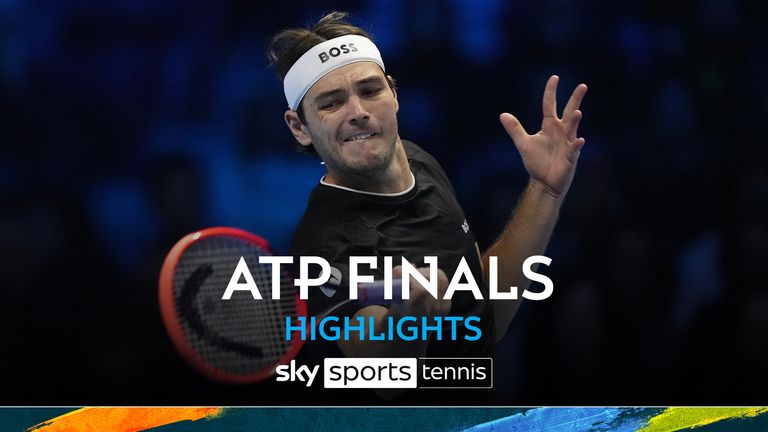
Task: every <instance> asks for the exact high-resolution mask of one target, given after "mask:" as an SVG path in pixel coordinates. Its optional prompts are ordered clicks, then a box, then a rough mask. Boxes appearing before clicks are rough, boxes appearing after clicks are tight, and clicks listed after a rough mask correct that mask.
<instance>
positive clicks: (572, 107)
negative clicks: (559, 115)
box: [563, 84, 587, 120]
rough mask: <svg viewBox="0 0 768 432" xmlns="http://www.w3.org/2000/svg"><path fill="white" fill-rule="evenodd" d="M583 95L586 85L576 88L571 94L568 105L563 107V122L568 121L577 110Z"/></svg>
mask: <svg viewBox="0 0 768 432" xmlns="http://www.w3.org/2000/svg"><path fill="white" fill-rule="evenodd" d="M585 94H587V85H586V84H579V85H578V86H576V88H575V89H574V90H573V93H571V98H570V99H568V103H567V104H566V105H565V110H563V120H568V119H569V117H570V116H572V115H573V113H574V112H576V111H577V110H578V109H579V107H580V106H581V101H582V99H584V95H585Z"/></svg>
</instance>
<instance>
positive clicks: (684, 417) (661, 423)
mask: <svg viewBox="0 0 768 432" xmlns="http://www.w3.org/2000/svg"><path fill="white" fill-rule="evenodd" d="M766 412H768V408H767V407H667V408H640V407H584V408H562V407H538V408H234V407H233V408H227V407H84V408H4V409H2V410H0V428H1V429H2V430H3V431H9V432H10V431H19V432H33V431H34V432H63V431H80V432H83V431H85V432H88V431H103V432H141V431H157V432H160V431H162V432H197V431H200V432H202V431H211V430H216V431H222V432H227V431H243V430H249V431H273V430H294V431H304V430H312V431H339V430H341V431H390V430H402V431H407V430H419V431H431V432H443V431H445V432H448V431H450V432H456V431H465V432H491V431H492V432H513V431H514V432H526V431H547V432H566V431H568V432H607V431H621V432H672V431H693V430H695V431H696V432H715V431H736V432H740V431H744V432H746V431H764V430H768V415H766Z"/></svg>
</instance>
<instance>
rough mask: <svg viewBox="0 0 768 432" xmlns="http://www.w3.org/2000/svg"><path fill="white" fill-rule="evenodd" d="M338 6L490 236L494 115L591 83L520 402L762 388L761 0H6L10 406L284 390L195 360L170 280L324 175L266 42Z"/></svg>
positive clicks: (6, 380) (2, 93)
mask: <svg viewBox="0 0 768 432" xmlns="http://www.w3.org/2000/svg"><path fill="white" fill-rule="evenodd" d="M330 10H347V11H349V12H351V13H352V16H353V19H352V20H353V22H355V23H357V24H359V25H361V26H362V27H363V28H365V29H366V30H368V31H370V33H371V34H372V35H373V37H374V38H375V39H376V42H377V44H378V45H379V48H380V50H381V51H382V55H383V57H384V61H385V63H386V65H387V72H388V73H390V74H392V75H393V76H394V77H395V78H396V79H397V80H398V87H399V88H398V97H399V101H400V113H399V118H400V135H401V136H402V137H403V138H404V139H409V140H412V141H414V142H416V143H417V144H419V145H420V146H422V147H423V148H425V149H426V150H427V151H429V152H431V153H432V154H433V155H434V156H435V157H436V158H437V159H438V160H439V161H440V162H441V164H442V165H443V167H444V168H445V170H446V171H447V173H448V175H449V177H450V178H451V180H452V181H453V183H454V187H455V189H456V192H457V195H458V196H459V200H460V202H461V203H462V204H463V206H464V209H465V211H466V213H467V216H468V220H469V222H470V224H471V226H472V229H473V231H474V232H475V234H476V236H477V238H478V241H479V243H480V247H481V249H483V247H485V246H488V245H489V244H490V243H491V242H493V240H494V238H495V236H496V235H497V234H498V233H499V232H500V230H501V228H502V227H503V224H504V223H505V221H506V220H507V219H508V216H509V213H510V212H511V211H512V209H513V207H514V205H515V203H516V201H517V199H518V196H519V194H520V192H521V191H522V190H523V188H524V186H525V184H526V181H527V175H526V173H525V171H524V169H523V167H522V163H521V161H520V159H519V156H518V155H517V152H516V150H515V148H514V145H513V144H512V141H511V139H510V138H509V137H508V136H506V134H505V132H504V130H503V128H502V127H501V126H500V124H499V123H498V114H499V113H501V112H505V111H507V112H511V113H513V114H515V115H516V116H517V117H518V118H519V119H520V120H521V121H522V123H523V125H524V126H525V127H526V129H527V130H528V131H529V132H532V131H535V130H536V129H537V127H538V125H539V122H540V120H541V109H540V106H541V94H542V91H543V87H544V83H545V81H546V79H547V77H548V76H549V75H551V74H558V75H559V76H560V77H561V83H560V88H559V99H560V101H561V106H563V105H562V104H564V102H565V98H566V97H567V96H568V95H569V94H570V91H571V90H572V89H573V88H574V87H575V86H576V85H577V84H578V83H580V82H585V83H587V84H588V85H589V88H590V90H589V93H588V94H587V96H586V99H585V102H584V104H583V106H582V110H583V112H584V120H583V121H582V126H581V133H582V134H583V136H584V137H585V138H586V140H587V144H586V147H585V149H584V150H583V151H582V156H581V160H580V162H579V164H580V165H579V168H578V172H577V175H576V179H575V181H574V184H573V187H572V189H571V191H570V194H569V196H568V199H567V201H566V204H565V206H564V208H563V210H562V213H561V217H560V222H559V224H558V227H557V229H556V232H555V235H554V237H553V239H552V241H551V243H550V247H549V249H548V252H547V255H548V256H550V257H551V258H552V259H553V262H552V265H551V266H550V268H549V273H550V276H551V277H552V279H553V280H554V283H555V292H554V294H553V296H552V297H550V299H548V300H546V301H543V302H527V303H525V304H524V305H523V307H522V308H521V311H520V313H519V315H518V317H516V318H515V321H514V322H513V324H512V326H511V327H510V328H511V330H510V332H509V333H508V335H507V337H506V338H505V339H504V341H502V343H500V344H499V345H498V347H497V357H496V362H495V374H496V378H495V381H496V390H497V393H498V397H499V401H500V403H504V404H513V405H538V404H547V405H552V404H567V405H574V404H576V405H584V404H610V405H616V404H619V405H632V404H643V405H647V404H650V405H669V404H742V405H746V404H750V403H756V402H760V401H762V403H764V402H765V400H764V399H760V396H761V395H762V394H763V389H764V388H765V387H766V385H768V378H766V375H765V374H764V373H762V367H764V365H766V364H768V287H766V284H765V281H766V280H768V169H767V162H766V161H767V160H768V157H766V156H767V155H768V145H766V143H765V142H764V141H765V137H766V136H768V133H767V132H768V130H767V129H768V56H766V55H765V54H766V53H767V52H768V32H767V31H766V28H768V27H766V25H765V24H766V23H768V5H767V4H765V3H763V2H758V1H754V2H736V1H725V0H705V1H700V2H669V1H658V0H654V1H649V2H640V3H632V4H624V3H623V2H608V1H592V2H570V1H566V0H544V1H530V2H524V1H502V0H480V1H470V0H450V1H443V0H426V1H418V2H409V1H406V0H392V1H388V0H375V1H370V2H362V1H359V2H358V1H340V2H335V3H334V4H332V5H325V4H318V3H317V2H310V1H293V2H270V4H268V5H267V4H264V5H262V4H260V3H258V2H242V1H240V2H238V1H233V2H207V3H205V2H192V3H189V2H170V1H165V0H161V1H146V0H145V1H127V2H117V1H99V2H95V1H82V0H78V1H52V2H44V3H39V2H20V1H13V0H6V1H2V2H0V142H1V143H2V146H0V181H1V182H2V189H0V202H1V203H2V204H1V205H0V231H2V235H1V236H0V270H1V272H2V273H1V274H2V279H1V280H0V294H1V295H2V297H0V335H2V340H3V341H4V343H3V344H2V347H3V349H2V351H3V352H2V355H0V388H2V389H3V391H2V392H0V403H2V404H13V405H22V404H65V405H72V404H93V403H96V404H136V403H142V404H145V403H161V404H176V403H181V404H183V403H195V402H205V401H206V399H205V396H204V395H205V394H210V395H216V394H225V393H226V394H236V396H233V397H232V399H230V400H222V399H215V398H214V396H212V399H210V400H208V402H209V403H216V401H219V400H222V402H224V403H239V404H263V403H267V402H268V401H267V400H264V399H263V398H262V399H259V397H258V396H256V395H253V393H254V391H253V390H252V389H248V388H245V389H243V388H240V389H237V390H230V389H228V388H223V387H222V386H217V385H213V384H208V383H205V382H204V381H203V379H202V378H199V377H197V376H196V375H195V374H194V373H193V372H192V371H191V370H190V369H189V368H188V367H187V366H186V364H185V363H183V361H182V360H181V358H180V357H179V356H178V355H177V354H176V352H175V351H174V350H173V347H172V346H171V344H170V341H169V340H168V338H167V336H165V332H164V328H163V326H162V322H161V318H160V313H159V308H158V304H157V294H156V292H157V277H158V274H159V269H160V266H161V264H162V260H163V258H164V256H165V253H166V252H167V251H168V249H169V248H170V247H171V246H172V245H173V244H174V242H175V241H176V240H177V239H178V238H180V237H181V236H182V235H184V234H186V233H188V232H191V231H194V230H195V229H198V228H202V227H206V226H214V225H227V226H237V227H240V228H244V229H247V230H250V231H253V232H256V233H259V234H261V235H263V236H264V237H266V238H268V239H269V240H270V242H271V243H272V246H273V248H274V249H275V250H276V251H278V252H282V253H287V250H288V245H289V243H290V238H291V234H292V230H293V228H294V226H295V224H296V223H297V222H298V219H299V218H300V216H301V213H302V211H303V209H304V206H305V203H306V198H307V195H308V192H309V190H310V189H311V188H312V187H313V186H314V184H316V183H317V181H318V179H319V178H320V176H321V175H322V172H323V168H322V166H321V165H320V164H319V160H317V159H312V158H309V157H306V156H303V155H300V154H298V153H296V152H295V151H294V149H293V138H292V136H291V135H290V133H289V132H288V130H287V128H285V126H284V125H283V120H282V115H283V112H284V110H285V105H286V103H285V100H284V97H283V93H282V84H281V83H280V81H279V79H278V78H277V76H276V74H275V73H274V71H273V70H271V69H270V68H269V67H268V64H267V61H266V57H265V55H264V48H265V45H266V42H267V40H268V38H269V36H270V35H271V34H273V33H274V32H275V31H277V30H280V29H282V28H285V27H292V26H302V25H305V24H309V23H311V22H313V21H314V20H316V19H317V18H318V17H319V16H321V15H322V14H323V12H326V11H330ZM205 392H208V393H205ZM249 393H250V394H251V396H249ZM237 395H239V396H237ZM238 397H239V399H238ZM196 398H197V399H196Z"/></svg>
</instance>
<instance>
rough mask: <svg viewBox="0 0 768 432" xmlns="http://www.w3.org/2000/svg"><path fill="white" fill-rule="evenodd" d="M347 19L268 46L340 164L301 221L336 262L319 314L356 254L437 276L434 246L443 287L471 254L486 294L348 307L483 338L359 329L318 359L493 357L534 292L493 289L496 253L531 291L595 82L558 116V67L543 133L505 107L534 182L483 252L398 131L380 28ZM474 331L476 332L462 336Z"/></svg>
mask: <svg viewBox="0 0 768 432" xmlns="http://www.w3.org/2000/svg"><path fill="white" fill-rule="evenodd" d="M345 19H346V14H345V13H341V12H334V13H330V14H328V15H326V16H324V17H322V18H321V19H320V20H319V21H318V22H317V24H315V25H314V26H313V27H312V28H309V29H306V28H305V29H301V28H296V29H287V30H283V31H281V32H279V33H277V34H275V35H274V36H273V38H272V40H271V42H270V45H269V47H268V56H269V58H270V60H271V61H272V63H273V64H274V65H275V67H276V69H277V73H278V75H279V76H280V78H281V79H282V80H283V87H284V90H285V97H286V100H287V103H288V109H287V110H286V111H285V116H284V117H285V123H286V124H287V125H288V128H289V129H290V131H291V133H292V134H293V136H294V137H295V139H296V142H297V143H298V148H299V149H300V150H301V151H303V152H306V153H311V154H315V155H317V156H319V158H320V159H322V161H323V162H324V163H325V169H326V173H325V175H324V176H323V177H322V178H321V179H320V182H319V184H318V185H317V186H316V187H315V188H314V190H313V191H312V193H311V195H310V197H309V202H308V205H307V209H306V212H305V213H304V216H303V218H302V220H301V222H300V224H299V226H298V228H297V229H296V232H295V236H294V239H293V243H292V254H293V255H294V256H306V255H317V256H322V257H324V258H325V259H326V260H328V261H329V262H330V263H331V265H332V266H333V267H334V279H335V280H336V281H338V283H339V289H338V290H332V289H330V290H329V289H325V288H324V289H323V291H322V293H310V295H309V309H310V311H309V312H310V314H316V313H319V312H320V311H323V310H327V309H328V308H329V307H331V306H332V305H334V304H338V303H340V302H342V301H344V300H346V299H348V289H347V288H346V285H345V282H346V279H347V278H348V271H349V269H348V268H347V265H348V262H349V257H350V256H376V257H379V262H378V266H377V268H376V269H374V270H373V271H372V275H373V276H375V277H377V278H381V277H382V276H383V273H382V272H383V262H382V260H381V257H385V256H392V257H395V263H398V262H399V261H400V257H405V258H406V259H408V260H409V261H410V262H412V263H416V264H417V265H418V266H423V267H425V268H422V269H421V270H420V271H421V272H422V273H423V274H425V275H426V274H428V271H427V269H426V266H425V261H424V257H426V256H437V257H438V263H439V266H440V272H439V276H438V277H439V280H440V281H439V284H438V285H439V289H440V290H441V292H444V291H445V289H446V287H447V286H448V283H449V281H450V279H451V278H452V277H453V275H454V273H455V272H456V271H457V267H458V266H459V265H460V262H461V261H462V258H463V259H464V260H465V261H466V262H467V263H468V265H469V268H470V270H471V272H472V274H473V275H477V279H478V280H477V281H476V282H477V283H478V284H479V286H480V287H481V290H482V292H483V294H484V296H483V297H484V299H485V300H476V299H475V298H474V297H473V296H472V295H471V293H469V292H466V291H459V292H457V295H455V296H453V298H452V299H451V300H443V299H441V298H437V299H436V298H434V297H433V296H432V295H430V294H429V293H427V292H426V290H424V289H423V288H421V287H420V286H418V285H417V287H418V288H415V289H412V292H411V297H410V299H409V300H406V301H404V302H402V303H400V304H395V305H390V306H386V305H374V306H364V307H362V306H355V305H354V304H351V307H349V308H346V309H342V310H339V311H336V312H335V313H336V314H337V315H343V316H363V317H366V320H367V319H368V318H367V317H373V319H374V321H375V323H376V327H377V328H384V327H385V323H386V322H387V319H388V318H389V317H394V318H399V317H402V316H404V315H412V316H428V317H433V316H445V315H450V316H477V317H479V318H480V324H479V326H480V327H481V329H482V337H480V338H479V339H478V340H473V341H468V340H466V339H464V338H461V337H458V338H456V340H451V338H450V337H448V338H447V337H443V338H442V340H436V338H434V337H433V338H429V339H427V340H416V341H404V340H398V339H395V340H387V341H371V340H368V339H369V338H365V340H360V338H351V339H350V340H338V341H334V342H327V341H316V342H313V343H312V345H311V346H308V347H307V350H308V351H311V352H312V353H314V354H315V355H316V356H317V357H318V358H320V357H328V356H330V357H339V356H340V355H344V356H347V357H425V356H429V357H490V356H492V354H493V347H494V344H495V342H497V341H499V340H501V339H502V338H503V337H504V334H505V333H506V331H507V328H508V327H509V324H510V322H511V320H512V318H513V317H514V315H515V312H516V311H517V309H518V306H519V304H520V300H501V301H500V300H495V301H489V300H488V280H489V279H488V277H489V274H488V269H489V261H488V260H489V257H491V256H497V257H498V262H499V265H498V282H499V287H510V286H514V287H518V289H519V292H522V291H523V290H525V289H526V288H527V287H528V286H529V284H530V280H529V279H528V278H526V277H525V276H524V275H523V272H522V270H521V268H522V266H521V264H522V263H523V261H524V260H525V259H526V258H528V257H529V256H532V255H539V254H543V253H544V251H545V248H546V246H547V243H548V241H549V238H550V235H551V234H552V230H553V228H554V226H555V222H556V220H557V217H558V212H559V210H560V207H561V205H562V203H563V200H564V198H565V195H566V193H567V192H568V189H569V187H570V185H571V181H572V179H573V176H574V172H575V170H576V164H577V161H578V158H579V151H580V149H581V148H582V146H583V145H584V138H580V137H578V134H577V130H578V126H579V121H580V120H581V118H582V113H581V111H579V105H580V103H581V101H582V98H583V97H584V95H585V93H586V91H587V86H586V85H584V84H581V85H579V86H578V87H576V89H575V90H574V91H573V94H572V95H571V97H570V99H569V101H568V103H567V105H566V107H565V109H564V110H563V112H562V116H558V112H557V107H556V98H555V96H556V94H555V93H556V89H557V84H558V77H557V76H552V77H550V78H549V80H548V81H547V83H546V86H545V89H544V96H543V101H542V111H543V121H542V125H541V130H539V131H538V132H537V133H535V134H533V135H529V134H528V133H527V132H526V131H525V129H524V128H523V126H522V125H521V124H520V122H519V121H518V120H517V119H516V118H515V117H514V116H513V115H511V114H508V113H503V114H501V115H500V121H501V124H502V126H503V127H504V129H505V130H506V131H507V133H508V134H509V136H510V137H511V139H512V142H513V143H514V145H515V146H516V148H517V150H518V152H519V153H520V156H521V157H522V159H523V163H524V165H525V168H526V170H527V171H528V173H529V175H530V180H529V182H528V185H527V187H526V188H525V191H524V192H523V195H522V197H521V198H520V199H519V202H518V203H517V207H516V209H515V211H514V213H513V215H512V217H511V219H510V220H509V222H508V223H507V225H506V228H505V229H504V230H503V232H502V233H501V235H500V236H499V238H498V240H497V241H496V242H495V243H494V244H493V245H492V246H491V247H490V248H489V249H488V250H487V251H485V252H484V253H482V254H480V252H479V249H478V247H477V243H476V241H475V237H474V235H473V234H472V231H471V229H470V226H469V224H468V222H467V220H466V217H465V215H464V212H463V210H462V208H461V206H460V205H459V203H458V201H457V199H456V196H455V194H454V191H453V187H452V186H451V184H450V182H449V180H448V177H447V176H446V174H445V172H444V171H443V169H442V168H441V167H440V165H439V164H438V163H437V161H436V160H435V159H434V158H433V157H432V156H430V155H429V154H428V153H427V152H425V151H424V150H423V149H421V148H420V147H418V146H417V145H416V144H414V143H412V142H409V141H406V140H403V139H401V138H400V135H399V134H398V121H397V113H398V108H399V105H398V98H397V90H396V88H395V81H394V79H393V78H392V77H391V76H389V75H387V74H386V68H385V64H384V61H383V60H382V57H381V54H380V52H379V50H378V49H377V47H376V45H375V44H374V42H373V40H372V39H371V37H370V35H369V34H367V33H366V32H365V31H364V30H362V29H360V28H359V27H356V26H353V25H351V24H349V23H348V22H346V21H345ZM515 199H517V198H516V197H510V200H515ZM398 271H400V269H397V270H396V272H398ZM413 283H416V281H413ZM502 289H503V288H502ZM462 331H464V332H466V329H459V332H458V333H459V334H462ZM449 333H450V332H449ZM395 393H397V392H395ZM433 393H434V392H433ZM381 394H382V395H384V396H387V397H391V396H393V394H392V393H389V394H385V393H383V392H382V393H381Z"/></svg>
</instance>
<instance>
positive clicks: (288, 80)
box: [283, 35, 384, 111]
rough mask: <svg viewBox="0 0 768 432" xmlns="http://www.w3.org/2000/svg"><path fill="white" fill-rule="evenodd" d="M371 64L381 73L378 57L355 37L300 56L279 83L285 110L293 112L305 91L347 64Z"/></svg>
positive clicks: (363, 40)
mask: <svg viewBox="0 0 768 432" xmlns="http://www.w3.org/2000/svg"><path fill="white" fill-rule="evenodd" d="M362 61H371V62H374V63H376V64H378V65H379V66H381V70H384V62H383V61H382V60H381V53H379V49H378V48H376V45H374V43H373V42H371V40H370V39H368V38H366V37H363V36H358V35H345V36H340V37H337V38H333V39H330V40H327V41H325V42H322V43H320V44H318V45H315V46H314V47H312V48H311V49H310V50H309V51H307V52H306V53H304V55H303V56H301V57H300V58H299V59H298V60H296V63H294V64H293V66H291V69H290V70H289V71H288V73H287V74H285V79H283V89H284V90H285V99H286V100H288V106H289V107H290V108H291V109H292V110H294V111H296V108H298V107H299V103H300V102H301V99H302V98H303V97H304V95H306V94H307V92H308V91H309V88H310V87H312V85H314V84H315V83H316V82H318V81H319V80H320V78H322V77H323V76H325V74H327V73H328V72H331V71H334V70H336V69H338V68H340V67H342V66H346V65H348V64H350V63H356V62H362Z"/></svg>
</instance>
